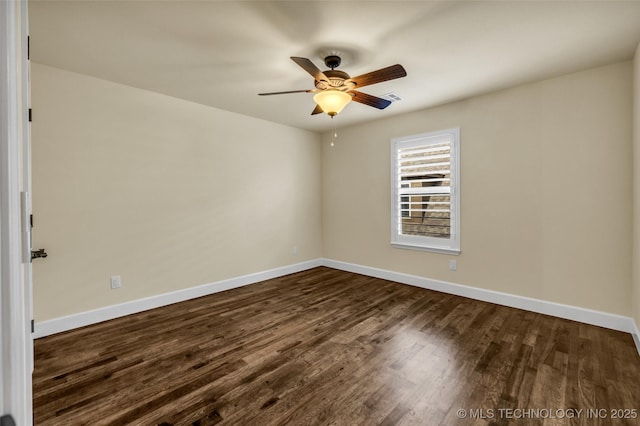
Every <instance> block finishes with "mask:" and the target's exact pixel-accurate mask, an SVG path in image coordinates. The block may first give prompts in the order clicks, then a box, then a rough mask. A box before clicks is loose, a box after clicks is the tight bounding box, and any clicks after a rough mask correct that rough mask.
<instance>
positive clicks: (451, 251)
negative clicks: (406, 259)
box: [391, 243, 460, 256]
mask: <svg viewBox="0 0 640 426" xmlns="http://www.w3.org/2000/svg"><path fill="white" fill-rule="evenodd" d="M391 246H392V247H394V248H399V249H405V250H419V251H429V252H432V253H440V254H451V255H454V256H458V255H459V254H460V250H459V249H451V248H444V247H426V246H417V245H413V244H405V243H391Z"/></svg>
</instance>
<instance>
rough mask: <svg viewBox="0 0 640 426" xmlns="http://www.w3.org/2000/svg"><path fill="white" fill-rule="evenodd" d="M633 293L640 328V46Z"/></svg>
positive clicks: (636, 82)
mask: <svg viewBox="0 0 640 426" xmlns="http://www.w3.org/2000/svg"><path fill="white" fill-rule="evenodd" d="M633 172H634V173H633V201H634V207H633V259H632V261H633V283H632V285H633V293H632V301H633V307H634V319H635V320H636V327H638V328H640V261H639V259H640V44H639V45H638V48H637V49H636V54H635V58H634V62H633Z"/></svg>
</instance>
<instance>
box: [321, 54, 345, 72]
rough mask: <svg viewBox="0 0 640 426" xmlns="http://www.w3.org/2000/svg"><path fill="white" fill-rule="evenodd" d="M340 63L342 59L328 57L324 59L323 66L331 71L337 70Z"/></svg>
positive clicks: (332, 56)
mask: <svg viewBox="0 0 640 426" xmlns="http://www.w3.org/2000/svg"><path fill="white" fill-rule="evenodd" d="M341 62H342V58H340V56H338V55H329V56H326V57H325V58H324V64H325V65H326V66H327V67H328V68H331V69H334V68H338V67H339V66H340V63H341Z"/></svg>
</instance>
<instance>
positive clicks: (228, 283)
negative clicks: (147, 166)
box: [33, 259, 323, 339]
mask: <svg viewBox="0 0 640 426" xmlns="http://www.w3.org/2000/svg"><path fill="white" fill-rule="evenodd" d="M322 264H323V262H322V259H314V260H309V261H306V262H301V263H296V264H293V265H287V266H283V267H280V268H275V269H270V270H268V271H262V272H256V273H254V274H249V275H243V276H240V277H236V278H230V279H227V280H222V281H216V282H213V283H209V284H204V285H199V286H197V287H191V288H187V289H184V290H177V291H173V292H170V293H164V294H159V295H157V296H151V297H147V298H144V299H138V300H132V301H130V302H125V303H121V304H118V305H112V306H107V307H104V308H99V309H95V310H92V311H86V312H80V313H77V314H73V315H69V316H65V317H60V318H54V319H51V320H47V321H41V322H36V323H35V330H34V333H33V337H34V338H36V339H37V338H39V337H45V336H49V335H51V334H56V333H61V332H63V331H67V330H73V329H75V328H79V327H84V326H86V325H91V324H96V323H99V322H102V321H108V320H111V319H115V318H118V317H122V316H125V315H131V314H135V313H138V312H143V311H147V310H149V309H155V308H159V307H161V306H166V305H171V304H173V303H177V302H183V301H185V300H189V299H195V298H197V297H201V296H206V295H208V294H213V293H218V292H220V291H225V290H230V289H232V288H236V287H242V286H245V285H249V284H254V283H257V282H260V281H265V280H270V279H272V278H278V277H282V276H284V275H288V274H293V273H295V272H300V271H305V270H307V269H311V268H315V267H317V266H322Z"/></svg>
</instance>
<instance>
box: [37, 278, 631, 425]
mask: <svg viewBox="0 0 640 426" xmlns="http://www.w3.org/2000/svg"><path fill="white" fill-rule="evenodd" d="M35 352H36V362H35V371H34V375H33V382H34V417H35V423H36V424H37V425H45V426H46V425H118V426H120V425H126V424H135V425H164V426H169V425H171V426H174V425H213V424H252V425H253V424H255V425H258V424H259V425H281V424H304V425H316V424H317V425H320V424H344V425H374V424H382V425H396V424H398V425H410V424H416V425H432V424H433V425H439V424H444V425H456V424H459V425H465V426H468V425H490V424H491V425H498V424H500V425H502V424H511V423H513V424H527V425H545V426H546V425H561V424H567V425H569V424H571V425H574V424H575V425H597V424H603V425H604V424H614V423H611V420H610V419H597V418H586V414H585V412H586V410H588V409H604V410H607V412H608V410H610V409H618V408H622V409H625V408H626V409H630V410H632V409H635V410H640V384H639V383H640V380H638V379H639V378H640V357H639V356H638V354H637V352H636V349H635V346H634V343H633V340H632V338H631V336H630V335H628V334H625V333H620V332H616V331H612V330H607V329H603V328H599V327H593V326H589V325H585V324H580V323H576V322H572V321H567V320H562V319H558V318H553V317H549V316H545V315H540V314H535V313H531V312H525V311H521V310H518V309H512V308H507V307H504V306H498V305H493V304H490V303H485V302H480V301H474V300H470V299H465V298H462V297H458V296H453V295H449V294H444V293H438V292H434V291H428V290H424V289H420V288H415V287H411V286H406V285H402V284H398V283H394V282H390V281H386V280H381V279H376V278H371V277H366V276H362V275H358V274H353V273H348V272H343V271H337V270H333V269H330V268H326V267H319V268H315V269H312V270H308V271H304V272H300V273H297V274H292V275H288V276H286V277H280V278H277V279H273V280H268V281H265V282H262V283H258V284H254V285H250V286H246V287H241V288H238V289H234V290H229V291H226V292H223V293H217V294H213V295H210V296H206V297H202V298H199V299H194V300H189V301H186V302H182V303H177V304H174V305H171V306H167V307H163V308H159V309H154V310H151V311H147V312H143V313H140V314H136V315H131V316H128V317H124V318H119V319H115V320H112V321H108V322H105V323H100V324H96V325H93V326H89V327H84V328H81V329H78V330H73V331H69V332H66V333H61V334H58V335H54V336H49V337H46V338H42V339H38V340H37V341H36V343H35ZM460 409H464V410H466V411H465V412H466V413H467V417H466V418H460V416H459V413H458V410H460ZM515 409H521V410H535V409H561V410H562V409H582V410H584V411H583V416H582V417H580V418H576V419H571V420H568V419H557V418H552V419H542V418H531V419H527V420H526V423H525V422H523V421H522V420H520V421H517V420H514V419H513V418H509V416H508V415H502V416H501V415H500V411H499V410H503V411H505V410H515ZM471 410H475V411H473V413H472V412H471ZM488 413H493V417H491V418H489V416H486V415H487V414H488ZM471 414H473V415H471ZM480 414H484V415H485V417H482V416H481V415H480ZM638 415H640V413H638ZM638 423H639V422H638V419H624V420H621V421H619V422H618V423H615V424H621V425H627V424H628V425H636V424H638Z"/></svg>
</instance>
